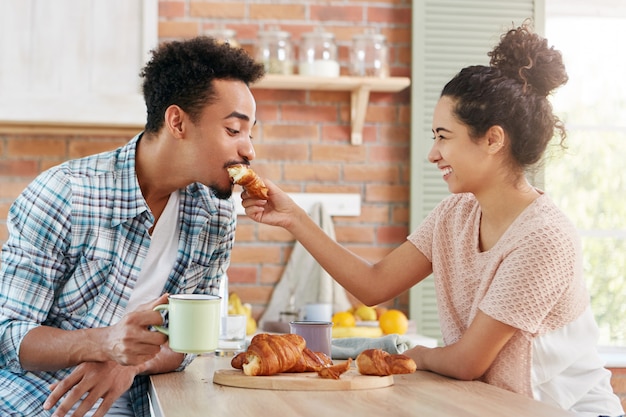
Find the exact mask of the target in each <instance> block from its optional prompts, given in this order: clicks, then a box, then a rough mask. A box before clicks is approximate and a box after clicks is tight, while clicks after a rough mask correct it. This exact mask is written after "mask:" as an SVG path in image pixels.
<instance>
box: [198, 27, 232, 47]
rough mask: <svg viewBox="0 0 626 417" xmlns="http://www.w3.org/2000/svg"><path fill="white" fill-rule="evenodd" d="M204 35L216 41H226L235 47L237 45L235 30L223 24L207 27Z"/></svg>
mask: <svg viewBox="0 0 626 417" xmlns="http://www.w3.org/2000/svg"><path fill="white" fill-rule="evenodd" d="M204 34H205V35H206V36H209V37H211V38H214V39H215V40H216V41H218V42H222V43H227V44H229V45H230V46H233V47H235V48H238V47H239V42H237V39H236V37H237V32H236V31H235V30H233V29H227V28H225V27H223V26H218V27H216V28H213V29H209V30H207V31H206V32H205V33H204Z"/></svg>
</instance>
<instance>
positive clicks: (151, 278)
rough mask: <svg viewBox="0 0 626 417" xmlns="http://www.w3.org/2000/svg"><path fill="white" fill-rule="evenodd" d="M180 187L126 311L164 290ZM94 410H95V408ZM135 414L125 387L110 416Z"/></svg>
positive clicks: (154, 235) (173, 252) (175, 238)
mask: <svg viewBox="0 0 626 417" xmlns="http://www.w3.org/2000/svg"><path fill="white" fill-rule="evenodd" d="M179 203H180V194H179V192H178V191H176V192H173V193H172V194H171V195H170V198H169V200H168V201H167V205H166V206H165V209H163V213H162V214H161V217H159V221H158V222H157V223H156V225H155V227H154V230H153V231H152V236H151V242H150V248H149V249H148V254H147V255H146V259H144V261H143V266H142V267H141V272H140V273H139V276H138V277H137V282H136V283H135V289H134V290H133V293H132V294H131V296H130V300H128V304H127V306H126V311H133V310H134V309H136V308H137V307H138V306H140V305H141V304H145V303H148V302H150V301H153V300H154V299H155V298H157V297H159V296H160V295H161V293H162V292H163V287H164V286H165V283H166V282H167V278H168V277H169V275H170V272H171V271H172V268H173V266H174V262H176V255H177V253H178V240H179V237H180V222H179V215H178V214H179V209H178V206H179ZM91 412H95V408H94V409H92V411H91ZM109 415H110V416H126V415H128V416H133V415H134V413H133V410H132V406H131V401H130V394H129V393H128V391H126V392H125V393H124V394H122V396H121V397H120V398H118V399H117V401H115V403H114V404H113V406H112V407H111V410H110V412H109V413H107V416H109Z"/></svg>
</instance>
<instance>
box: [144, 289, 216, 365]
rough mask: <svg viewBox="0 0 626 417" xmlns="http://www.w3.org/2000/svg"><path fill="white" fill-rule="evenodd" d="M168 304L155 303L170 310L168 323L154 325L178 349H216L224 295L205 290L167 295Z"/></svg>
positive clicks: (194, 351) (192, 351) (183, 351)
mask: <svg viewBox="0 0 626 417" xmlns="http://www.w3.org/2000/svg"><path fill="white" fill-rule="evenodd" d="M168 301H169V304H161V305H158V306H156V307H154V310H155V311H160V310H167V311H168V315H169V326H168V327H167V328H166V327H163V326H154V328H155V329H156V330H158V331H160V332H161V333H163V334H166V335H167V336H168V338H169V346H170V349H172V350H173V351H175V352H181V353H206V352H213V351H215V349H217V343H218V339H219V333H220V301H221V297H218V296H215V295H206V294H175V295H170V296H169V297H168Z"/></svg>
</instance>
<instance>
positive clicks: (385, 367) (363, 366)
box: [356, 349, 417, 376]
mask: <svg viewBox="0 0 626 417" xmlns="http://www.w3.org/2000/svg"><path fill="white" fill-rule="evenodd" d="M356 367H357V369H358V370H359V373H361V374H362V375H378V376H386V375H393V374H410V373H413V372H415V370H416V369H417V365H416V364H415V361H414V360H413V359H411V358H409V357H408V356H406V355H400V354H393V355H392V354H389V353H388V352H385V351H384V350H382V349H367V350H364V351H363V352H361V353H359V355H358V356H357V357H356Z"/></svg>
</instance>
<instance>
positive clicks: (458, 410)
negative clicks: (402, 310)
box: [150, 355, 575, 417]
mask: <svg viewBox="0 0 626 417" xmlns="http://www.w3.org/2000/svg"><path fill="white" fill-rule="evenodd" d="M217 369H232V368H231V366H230V358H228V357H216V356H213V355H206V356H200V357H198V358H196V360H195V361H194V362H193V363H192V364H191V365H189V367H188V368H187V369H186V370H185V371H183V372H175V373H168V374H161V375H153V376H152V377H151V387H150V401H151V404H152V408H153V412H154V415H155V416H156V417H177V416H185V417H200V416H203V417H204V416H207V415H211V416H214V417H220V416H225V417H226V416H227V417H234V416H246V417H254V416H267V415H268V412H271V413H272V414H274V413H276V414H275V415H285V416H302V417H308V416H310V417H319V416H324V417H339V416H341V417H344V416H347V415H356V416H359V417H367V416H372V417H378V416H382V415H390V416H420V417H429V416H438V417H439V416H464V417H473V416H475V417H502V416H516V417H525V416H528V417H566V416H570V417H572V416H574V415H575V414H573V413H569V412H567V411H564V410H561V409H557V408H554V407H552V406H550V405H547V404H544V403H541V402H539V401H534V400H531V399H528V398H526V397H524V396H521V395H518V394H514V393H512V392H509V391H505V390H503V389H500V388H497V387H494V386H491V385H488V384H485V383H482V382H477V381H471V382H467V381H458V380H454V379H450V378H446V377H443V376H440V375H437V374H433V373H430V372H422V371H418V372H415V373H413V374H410V375H394V384H393V385H392V386H390V387H385V388H375V389H362V390H351V391H282V390H265V389H247V388H235V387H229V386H223V385H218V384H214V383H213V374H214V372H215V370H217ZM251 378H262V377H251Z"/></svg>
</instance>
